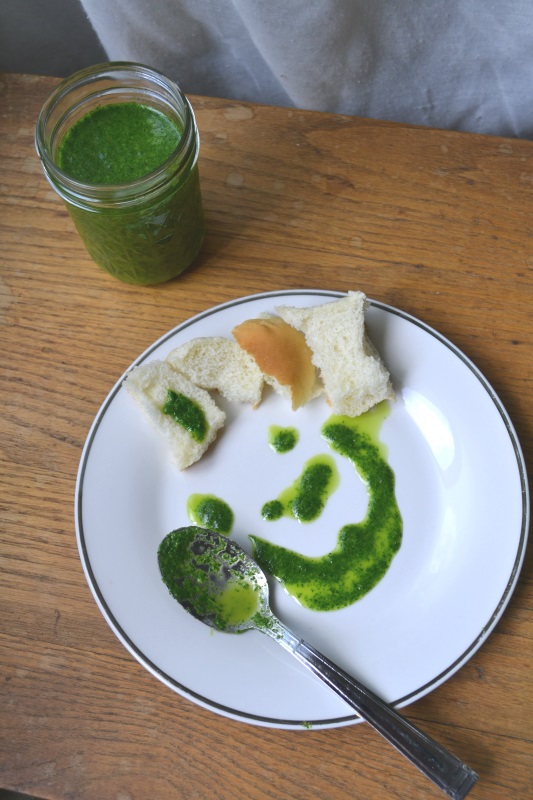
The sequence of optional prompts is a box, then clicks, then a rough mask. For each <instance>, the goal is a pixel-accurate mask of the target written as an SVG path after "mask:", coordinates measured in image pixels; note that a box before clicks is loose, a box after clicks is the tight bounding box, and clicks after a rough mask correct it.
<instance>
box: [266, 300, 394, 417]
mask: <svg viewBox="0 0 533 800" xmlns="http://www.w3.org/2000/svg"><path fill="white" fill-rule="evenodd" d="M365 306H366V298H365V295H364V294H363V292H349V294H348V296H347V297H343V298H341V299H340V300H334V301H333V302H330V303H324V304H323V305H319V306H314V307H311V308H294V307H291V306H281V307H279V308H277V309H276V311H277V313H278V314H279V315H280V317H281V318H282V319H283V320H285V322H287V323H288V324H289V325H293V326H294V327H295V328H297V329H298V330H299V331H301V332H302V333H303V334H304V335H305V339H306V341H307V344H308V345H309V347H310V348H311V351H312V354H313V355H312V358H313V363H314V364H315V366H316V367H318V369H319V371H320V376H321V378H322V381H323V382H324V386H325V389H326V395H327V398H328V402H329V403H330V405H331V407H332V409H333V411H334V412H335V413H336V414H346V415H347V416H350V417H357V416H359V414H362V413H363V412H364V411H368V409H369V408H372V406H374V405H375V404H376V403H379V402H381V400H386V399H393V398H394V391H393V388H392V384H391V381H390V376H389V373H388V371H387V368H386V367H385V365H384V364H383V362H382V360H381V358H380V356H379V354H378V352H377V350H376V348H375V347H374V345H373V344H372V342H371V341H370V339H369V337H368V335H367V333H366V330H365Z"/></svg>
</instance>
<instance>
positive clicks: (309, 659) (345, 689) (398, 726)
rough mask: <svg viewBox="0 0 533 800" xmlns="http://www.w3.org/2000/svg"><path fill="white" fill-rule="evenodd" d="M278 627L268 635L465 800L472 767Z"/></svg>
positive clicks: (426, 771)
mask: <svg viewBox="0 0 533 800" xmlns="http://www.w3.org/2000/svg"><path fill="white" fill-rule="evenodd" d="M278 622H279V620H278ZM279 626H280V627H279V628H277V626H276V628H275V629H273V630H272V631H268V630H267V631H265V632H266V633H269V634H270V635H271V636H272V638H274V639H275V640H276V641H277V642H278V644H281V645H282V647H284V648H285V649H286V650H288V651H289V652H290V653H292V655H293V656H295V658H297V659H298V661H300V662H301V663H302V664H303V665H304V666H305V667H307V669H309V670H311V672H313V673H314V674H315V675H316V676H317V677H319V678H320V679H321V680H322V681H324V683H326V684H327V685H328V686H329V687H330V689H333V691H334V692H336V693H337V694H338V695H339V696H340V697H342V699H343V700H345V701H346V703H348V704H349V705H350V706H352V708H354V709H355V710H356V711H357V713H358V714H359V715H360V716H361V717H362V718H363V719H365V720H366V721H367V722H368V723H370V725H372V727H373V728H375V730H377V731H378V733H380V734H381V735H382V736H384V737H385V739H387V740H388V741H389V742H390V743H391V744H393V745H394V746H395V747H396V748H397V749H398V750H399V751H400V753H402V755H404V756H405V757H406V758H408V759H409V761H411V762H412V763H413V764H414V765H415V766H416V767H418V769H419V770H420V771H421V772H423V773H424V775H426V776H427V777H428V778H429V779H430V780H432V781H433V783H435V784H436V785H437V786H438V787H439V788H440V789H442V790H443V791H444V792H446V793H447V794H448V795H449V796H450V797H452V798H453V800H463V798H464V797H466V795H467V794H468V792H469V791H470V789H471V788H472V787H473V786H474V784H475V782H476V781H477V779H478V776H477V774H476V773H475V772H474V771H473V770H472V769H470V767H468V766H467V765H466V764H464V763H463V762H462V761H460V759H458V758H456V756H454V755H453V754H452V753H450V752H449V751H448V750H446V749H445V748H444V747H442V746H441V745H440V744H438V743H437V742H435V741H434V740H433V739H431V738H430V737H429V736H427V735H426V734H425V733H422V731H420V730H419V729H418V728H417V727H415V726H414V725H412V724H411V723H410V722H409V721H408V720H407V719H405V717H402V716H401V715H400V714H398V713H397V712H396V711H395V710H394V709H393V708H392V707H391V706H389V705H387V703H385V702H384V701H383V700H381V699H380V698H379V697H377V695H375V694H374V693H373V692H371V691H370V689H367V688H366V686H364V685H363V684H361V683H359V681H357V680H355V678H352V677H351V676H350V675H348V673H346V672H344V670H342V669H341V668H340V667H338V666H337V665H336V664H334V663H333V662H332V661H330V660H329V659H328V658H326V656H324V655H323V654H322V653H320V652H319V651H318V650H316V649H315V648H314V647H313V646H312V645H310V644H308V643H307V642H305V641H304V640H303V639H300V638H298V637H297V636H295V635H294V634H293V633H292V631H290V630H289V629H288V628H287V627H286V626H285V625H284V624H283V623H282V622H279Z"/></svg>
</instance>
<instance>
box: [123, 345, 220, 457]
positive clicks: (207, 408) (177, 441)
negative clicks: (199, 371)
mask: <svg viewBox="0 0 533 800" xmlns="http://www.w3.org/2000/svg"><path fill="white" fill-rule="evenodd" d="M123 386H124V388H125V389H126V391H127V392H128V394H129V395H131V397H132V398H133V399H134V400H135V402H136V403H137V404H138V405H139V406H140V408H141V409H142V410H143V411H144V413H145V414H146V416H147V417H148V419H149V420H150V422H151V423H152V425H153V426H154V427H155V428H156V429H157V430H158V431H159V432H160V433H161V434H162V435H163V436H164V438H165V439H166V441H167V442H168V444H169V447H170V450H171V453H172V460H173V462H174V464H175V465H176V466H177V468H178V469H180V470H181V469H185V468H186V467H189V466H190V465H191V464H194V462H195V461H198V459H199V458H201V457H202V456H203V454H204V453H205V451H206V450H207V448H208V447H209V445H210V444H211V442H213V440H214V439H215V438H216V435H217V431H218V430H219V429H220V428H222V426H223V425H224V422H225V419H226V415H225V414H224V412H223V411H222V410H221V409H219V408H218V406H217V405H216V404H215V403H214V402H213V400H212V399H211V397H210V396H209V394H208V393H207V392H206V391H204V390H203V389H200V388H198V387H197V386H195V385H194V384H193V383H192V382H191V381H190V380H189V379H188V378H187V377H186V376H185V375H181V374H180V373H179V372H177V371H176V370H174V369H172V367H171V366H170V365H169V364H166V363H165V362H164V361H150V362H148V363H147V364H141V365H140V366H138V367H134V368H133V369H132V370H131V372H129V374H128V375H127V377H126V379H125V381H124V384H123Z"/></svg>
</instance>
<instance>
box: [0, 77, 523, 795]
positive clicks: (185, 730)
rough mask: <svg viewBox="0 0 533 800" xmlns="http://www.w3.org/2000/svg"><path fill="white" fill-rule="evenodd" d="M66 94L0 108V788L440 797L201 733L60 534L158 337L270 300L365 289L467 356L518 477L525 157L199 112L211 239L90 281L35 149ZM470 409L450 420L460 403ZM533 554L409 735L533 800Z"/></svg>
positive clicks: (259, 735) (401, 131) (352, 733)
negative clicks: (515, 441) (111, 396)
mask: <svg viewBox="0 0 533 800" xmlns="http://www.w3.org/2000/svg"><path fill="white" fill-rule="evenodd" d="M56 83H57V81H56V80H55V79H51V78H40V77H30V76H14V75H4V76H3V77H2V82H1V95H0V112H1V132H0V151H1V156H2V162H1V172H0V181H1V201H0V202H1V213H0V229H1V236H2V238H1V250H0V259H1V263H2V270H1V276H0V281H1V293H0V297H1V320H2V382H1V400H2V406H1V408H2V413H1V417H0V419H1V422H0V426H1V431H2V441H1V458H2V469H1V481H2V492H1V508H2V529H1V533H2V544H1V552H0V555H1V559H2V568H3V572H2V580H1V588H0V592H1V608H2V612H1V613H2V622H1V652H0V663H1V686H2V699H1V709H2V710H1V713H0V718H1V721H0V728H1V737H2V745H1V757H0V786H3V787H5V788H7V789H12V790H17V791H20V792H24V793H27V794H32V795H37V796H38V797H40V798H54V799H57V800H67V799H68V800H70V799H71V798H77V799H79V800H134V799H135V800H136V799H137V798H158V800H166V799H167V798H199V799H201V800H203V798H217V799H218V800H225V799H226V798H227V800H230V799H231V800H234V798H236V797H238V798H247V799H248V800H266V799H267V798H272V799H273V800H282V799H283V800H285V798H294V800H307V799H309V800H310V799H311V798H313V800H317V799H318V798H320V800H347V798H355V797H357V798H358V799H359V800H378V799H381V798H384V799H385V798H386V799H387V800H390V798H398V799H400V798H401V800H416V798H424V799H426V798H433V797H434V798H435V799H436V798H438V797H441V796H443V795H441V793H440V792H439V791H437V790H435V789H434V788H433V787H432V786H431V785H430V784H429V783H428V782H427V781H426V779H425V778H423V777H422V776H421V775H419V774H418V772H417V771H416V770H415V769H414V768H413V767H411V766H410V765H409V764H408V763H407V762H405V761H404V760H403V759H402V757H401V756H399V755H398V754H396V752H395V751H394V750H393V749H392V748H390V747H388V746H387V745H386V744H384V743H383V742H382V741H381V740H380V738H379V737H378V736H377V735H376V734H375V733H374V732H373V731H372V730H371V729H370V728H369V727H368V726H365V725H359V726H356V727H351V726H349V727H344V728H337V729H330V730H315V731H313V730H310V731H306V732H296V731H286V730H276V729H265V728H257V727H254V726H250V725H246V724H243V723H239V722H236V721H233V720H229V719H226V718H224V717H220V716H218V715H215V714H213V713H211V712H209V711H207V710H204V709H203V708H200V707H198V706H196V705H195V704H193V703H191V702H189V701H188V700H186V699H184V698H183V697H181V696H180V695H177V694H174V693H173V692H171V691H170V690H168V689H167V688H166V687H164V686H163V685H162V684H160V683H159V682H158V681H156V680H154V678H153V677H152V676H151V675H150V674H149V673H148V672H147V671H145V670H144V669H143V668H142V667H141V666H140V665H139V664H138V663H137V662H136V661H135V660H134V659H133V658H132V657H131V656H130V655H129V653H128V652H127V651H126V650H125V649H124V648H123V646H122V645H121V644H120V643H119V641H118V640H117V638H116V637H115V635H114V634H113V633H112V631H111V630H110V629H109V628H108V626H107V624H106V623H105V621H104V619H103V617H102V616H101V614H100V611H99V610H98V608H97V606H96V604H95V603H94V601H93V599H92V595H91V593H90V591H89V588H88V586H87V584H86V581H85V578H84V575H83V572H82V567H81V564H80V560H79V557H78V552H77V547H76V540H75V533H74V518H73V498H74V487H75V479H76V472H77V467H78V463H79V459H80V454H81V450H82V447H83V444H84V441H85V437H86V435H87V432H88V429H89V426H90V424H91V422H92V420H93V418H94V416H95V414H96V412H97V411H98V408H99V406H100V404H101V403H102V401H103V399H104V397H105V396H106V394H107V392H108V391H109V389H110V388H111V387H112V386H113V384H114V382H115V381H116V380H117V378H118V377H119V376H120V375H121V374H122V373H123V371H124V370H125V369H126V368H127V366H128V365H129V364H130V363H131V362H132V361H133V360H134V358H136V357H137V355H138V354H139V353H141V352H142V351H143V350H144V349H145V348H146V347H147V346H148V345H150V344H151V343H152V342H153V341H155V340H156V339H157V338H158V337H159V336H161V335H162V334H164V333H165V332H167V331H168V330H170V329H171V328H173V327H174V326H175V325H177V324H179V323H180V322H182V321H183V320H185V319H187V318H188V317H190V316H191V315H193V314H196V313H198V312H201V311H202V310H204V309H206V308H209V307H210V306H212V305H215V304H218V303H222V302H224V301H227V300H232V299H233V298H236V297H238V296H241V295H247V294H253V293H256V292H263V291H267V290H274V289H280V288H281V289H289V288H323V289H335V290H348V289H361V290H363V291H364V292H365V293H366V294H367V295H368V296H369V297H372V298H375V299H378V300H381V301H384V302H386V303H389V304H391V305H394V306H397V307H399V308H402V309H403V310H405V311H407V312H409V313H411V314H413V315H415V316H416V317H419V318H420V319H422V320H424V321H425V322H426V323H428V324H429V325H431V326H433V327H434V328H436V329H438V330H439V331H440V332H441V333H442V334H444V335H445V336H446V337H448V338H449V339H451V340H452V341H453V342H454V343H455V344H456V345H457V346H458V347H459V348H461V349H462V350H463V351H464V352H465V353H466V354H467V355H468V356H469V357H470V358H471V359H472V360H473V361H474V362H475V363H476V364H477V365H478V367H479V368H480V369H481V370H482V372H483V373H484V374H485V376H486V377H487V379H488V380H489V381H490V382H491V384H492V385H493V386H494V388H495V390H496V392H497V393H498V394H499V396H500V397H501V399H502V401H503V403H504V404H505V406H506V408H507V410H508V412H509V414H510V416H511V418H512V420H513V422H514V425H515V427H516V429H517V432H518V435H519V438H520V440H521V443H522V447H523V449H524V451H525V455H526V459H527V460H528V464H529V469H530V470H531V457H532V455H533V439H532V430H533V370H532V367H533V360H532V355H533V350H532V339H533V328H532V309H533V212H532V209H533V143H532V142H528V141H518V140H511V139H499V138H493V137H487V136H477V135H471V134H461V133H450V132H443V131H437V130H429V129H423V128H417V127H411V126H407V125H397V124H389V123H382V122H375V121H369V120H363V119H354V118H348V117H341V116H330V115H325V114H318V113H307V112H303V111H296V110H288V109H282V108H270V107H261V106H254V105H245V104H242V103H236V102H226V101H222V100H216V99H206V98H200V97H195V98H192V102H193V106H194V108H195V111H196V115H197V120H198V125H199V129H200V132H201V140H202V149H201V158H200V168H201V176H202V185H203V194H204V201H205V209H206V215H207V223H208V235H207V239H206V242H205V247H204V249H203V252H202V254H201V256H200V257H199V259H198V261H197V263H196V265H195V267H194V268H193V269H191V270H190V271H189V272H188V273H187V274H185V275H184V276H183V277H182V278H180V279H179V280H176V281H174V282H171V283H168V284H166V285H161V286H158V287H155V288H150V289H146V288H138V287H131V286H126V285H123V284H120V283H119V282H117V281H115V280H113V279H111V278H109V277H107V276H106V275H105V274H104V273H103V272H101V271H100V270H99V269H98V268H96V267H95V266H94V265H93V263H92V262H91V260H90V259H89V257H88V256H87V254H86V252H85V250H84V248H83V246H82V244H81V241H80V239H79V238H78V235H77V234H76V233H75V231H74V229H73V226H72V224H71V222H70V218H69V217H68V215H67V212H66V211H65V209H64V207H63V205H62V203H61V202H60V201H59V200H58V199H57V197H56V196H55V195H54V193H53V192H52V190H51V189H50V187H49V186H48V184H47V182H46V181H45V179H44V177H43V175H42V172H41V167H40V165H39V162H38V160H37V158H36V155H35V151H34V145H33V134H34V125H35V121H36V118H37V115H38V112H39V109H40V107H41V105H42V103H43V101H44V100H45V98H46V97H47V95H48V93H49V92H50V91H51V90H52V88H53V87H54V86H55V85H56ZM458 402H460V398H458ZM532 600H533V598H532V581H531V553H529V557H527V556H526V562H525V565H524V568H523V571H522V575H521V577H520V579H519V582H518V586H517V588H516V591H515V594H514V596H513V598H512V600H511V602H510V604H509V606H508V608H507V610H506V611H505V613H504V615H503V617H502V619H501V621H500V622H499V624H498V626H497V628H496V630H495V631H494V633H493V634H492V635H491V636H490V638H489V639H488V641H487V642H486V643H485V644H484V646H483V647H482V648H481V649H480V650H479V651H478V652H477V653H476V655H475V656H474V657H473V658H472V659H471V660H470V661H469V662H468V663H467V665H466V666H464V668H463V669H461V670H460V671H459V673H458V674H456V675H455V676H454V677H453V678H451V679H450V680H448V681H447V682H446V683H445V684H444V685H443V686H441V687H440V688H439V689H438V690H436V691H434V692H432V693H431V694H430V695H429V696H427V697H426V698H424V699H422V700H420V701H419V702H417V703H416V704H414V705H412V706H410V707H409V708H407V709H406V710H405V714H406V716H407V717H408V718H409V719H411V720H413V721H414V722H415V723H416V724H418V725H420V726H421V727H422V728H424V729H425V730H426V731H427V732H428V733H429V734H430V735H432V736H434V737H435V738H436V739H438V740H439V741H441V742H442V743H443V744H444V745H445V746H447V747H449V748H450V749H452V750H453V751H454V752H456V753H457V754H459V755H460V756H461V757H462V758H463V759H464V760H465V761H466V762H467V763H468V764H469V765H471V766H472V767H473V768H474V769H476V770H477V771H478V772H479V773H480V776H481V780H480V783H479V784H478V785H477V786H476V787H475V788H474V789H473V791H472V793H471V795H470V796H471V797H472V798H487V799H488V798H491V799H493V800H502V798H513V800H526V798H529V797H531V785H532V779H533V775H532V755H533V753H532V747H531V734H532V724H531V718H532V711H533V709H532V704H531V697H532V682H531V642H532V638H533V630H532V618H531V607H532Z"/></svg>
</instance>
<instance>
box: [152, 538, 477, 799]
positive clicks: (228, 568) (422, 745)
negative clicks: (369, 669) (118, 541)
mask: <svg viewBox="0 0 533 800" xmlns="http://www.w3.org/2000/svg"><path fill="white" fill-rule="evenodd" d="M158 561H159V569H160V572H161V576H162V578H163V581H164V583H165V584H166V586H167V588H168V590H169V591H170V593H171V595H172V596H173V597H174V598H175V599H176V600H177V601H178V602H179V603H180V604H181V605H182V606H183V608H184V609H185V610H186V611H188V612H189V613H190V614H192V615H193V616H194V617H196V619H198V620H200V621H201V622H203V623H205V624H206V625H209V626H210V627H211V628H215V629H216V630H219V631H223V632H225V633H242V632H244V631H248V630H253V629H255V630H259V631H261V632H262V633H265V634H267V635H268V636H270V637H272V638H273V639H275V640H276V641H277V642H278V644H280V645H281V646H282V647H284V648H285V650H287V651H288V652H289V653H290V654H291V655H293V656H294V657H295V658H296V659H297V660H298V661H299V662H300V663H301V664H303V665H304V666H305V667H306V668H307V669H309V670H310V671H311V672H312V673H313V674H314V675H316V676H317V677H318V678H320V680H322V681H323V682H324V683H325V684H326V685H327V686H329V688H330V689H332V690H333V691H334V692H336V693H337V694H338V695H339V696H340V697H342V699H343V700H345V702H346V703H348V704H349V705H350V706H351V707H352V708H353V709H355V711H357V713H358V714H359V715H360V716H361V717H362V718H363V719H365V720H366V721H367V722H368V723H370V725H372V727H373V728H375V730H377V731H378V733H380V734H381V735H382V736H383V737H385V739H387V740H388V741H389V742H390V743H391V744H393V745H394V746H395V747H396V749H397V750H399V751H400V752H401V753H402V755H404V756H405V757H406V758H408V759H409V761H411V762H412V763H413V764H414V765H415V766H416V767H418V769H419V770H420V771H421V772H423V773H424V775H426V776H427V777H428V778H429V779H430V780H431V781H433V783H434V784H435V785H436V786H438V787H439V788H440V789H442V790H443V791H444V792H446V794H448V796H449V797H452V798H453V800H463V798H464V797H466V795H467V794H468V792H469V791H470V789H471V788H472V786H474V784H475V783H476V781H477V779H478V776H477V775H476V773H475V772H474V771H473V770H472V769H470V767H468V766H467V765H466V764H464V763H463V762H462V761H461V760H460V759H458V758H457V757H456V756H454V755H453V754H452V753H450V752H449V751H448V750H446V749H445V748H444V747H442V746H441V745H440V744H438V743H437V742H435V741H434V740H433V739H431V738H430V737H429V736H427V735H426V734H425V733H423V732H422V731H420V730H419V729H418V728H416V727H415V726H414V725H413V724H412V723H411V722H409V721H408V720H407V719H406V718H405V717H402V716H401V715H400V714H398V712H397V711H396V710H395V709H393V708H392V707H391V706H389V705H387V703H385V702H384V701H383V700H381V699H380V698H379V697H378V696H377V695H375V694H374V693H373V692H371V691H370V689H368V688H367V687H366V686H364V685H363V684H362V683H360V682H359V681H358V680H356V679H355V678H353V677H352V676H351V675H348V673H346V672H344V670H342V669H341V668H340V667H338V666H337V665H336V664H334V663H333V662H332V661H330V660H329V659H328V658H327V657H326V656H325V655H323V654H322V653H320V652H319V651H318V650H316V648H314V647H313V646H312V645H310V644H308V643H307V642H305V641H304V640H303V639H302V638H300V637H298V636H296V635H295V634H294V633H293V632H292V631H291V630H289V628H287V627H286V625H284V624H283V623H282V622H281V621H280V620H279V619H278V618H277V617H276V616H275V615H274V614H273V613H272V611H271V609H270V605H269V589H268V581H267V578H266V576H265V574H264V572H263V571H262V569H261V568H260V567H259V565H258V564H257V563H256V562H255V561H254V560H253V558H251V557H250V556H249V555H248V554H247V553H246V552H245V551H244V550H243V549H242V548H241V547H240V546H239V545H238V544H237V543H236V542H234V541H232V540H231V539H228V538H227V537H226V536H223V535H222V534H220V533H217V532H215V531H210V530H206V529H205V528H199V527H196V526H189V527H185V528H178V529H177V530H175V531H172V533H169V534H168V535H167V536H166V537H165V538H164V539H163V541H162V542H161V544H160V546H159V551H158Z"/></svg>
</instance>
